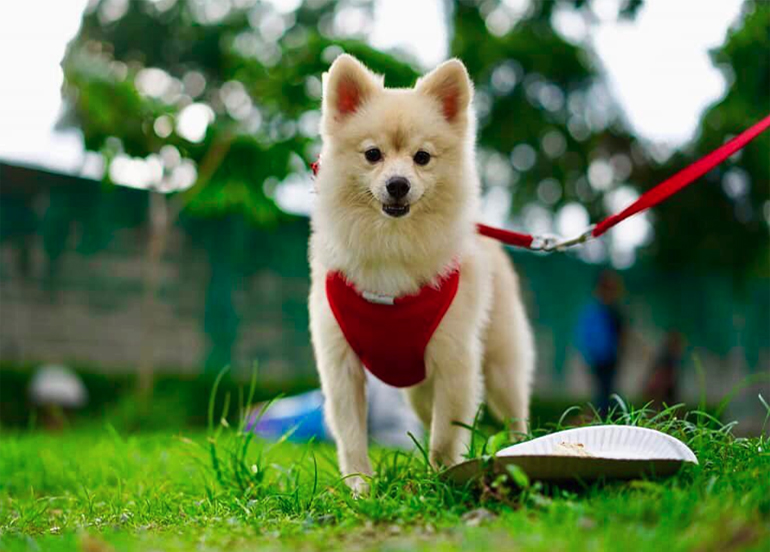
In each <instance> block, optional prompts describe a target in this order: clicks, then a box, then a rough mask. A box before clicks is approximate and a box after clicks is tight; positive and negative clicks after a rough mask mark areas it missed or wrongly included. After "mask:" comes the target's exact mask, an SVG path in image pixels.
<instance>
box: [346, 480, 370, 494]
mask: <svg viewBox="0 0 770 552" xmlns="http://www.w3.org/2000/svg"><path fill="white" fill-rule="evenodd" d="M345 484H346V485H347V486H348V487H350V490H351V491H353V497H354V498H358V497H362V496H366V495H368V494H369V483H367V482H366V480H365V479H364V478H363V477H361V476H360V475H351V476H349V477H346V478H345Z"/></svg>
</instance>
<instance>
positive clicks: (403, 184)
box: [385, 176, 409, 199]
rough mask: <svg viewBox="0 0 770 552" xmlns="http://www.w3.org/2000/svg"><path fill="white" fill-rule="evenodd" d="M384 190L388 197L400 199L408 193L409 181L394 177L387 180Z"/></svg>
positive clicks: (401, 177)
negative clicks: (385, 189)
mask: <svg viewBox="0 0 770 552" xmlns="http://www.w3.org/2000/svg"><path fill="white" fill-rule="evenodd" d="M385 188H387V190H388V193H389V194H390V197H392V198H393V199H401V198H403V197H404V196H405V195H406V194H408V193H409V181H408V180H407V179H406V178H404V177H403V176H394V177H393V178H391V179H389V180H388V183H387V184H386V185H385Z"/></svg>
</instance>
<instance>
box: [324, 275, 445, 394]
mask: <svg viewBox="0 0 770 552" xmlns="http://www.w3.org/2000/svg"><path fill="white" fill-rule="evenodd" d="M459 282H460V270H459V269H457V268H456V269H455V270H454V271H452V272H451V273H450V274H448V275H447V276H445V277H444V278H443V279H442V280H441V281H440V282H438V284H437V285H427V286H425V287H423V288H421V289H420V291H418V292H417V293H416V294H414V295H407V296H404V297H396V298H392V297H384V296H380V295H372V294H369V293H365V292H364V293H361V292H359V291H358V290H357V289H356V288H355V287H354V286H353V284H351V283H350V282H348V281H347V280H346V279H345V277H344V276H343V275H342V274H341V273H340V272H329V273H328V274H327V276H326V297H327V299H328V300H329V306H330V307H331V309H332V312H333V313H334V317H335V318H336V319H337V323H338V324H339V326H340V329H341V330H342V333H343V335H344V336H345V339H346V340H347V342H348V344H349V345H350V346H351V348H352V349H353V351H354V352H355V353H356V355H358V358H359V359H360V360H361V362H362V363H363V364H364V366H366V368H367V369H368V370H369V371H370V372H371V373H372V374H374V375H375V376H376V377H377V378H379V379H380V380H382V381H383V382H385V383H387V384H388V385H392V386H394V387H410V386H412V385H417V384H418V383H421V382H423V381H424V380H425V376H426V374H425V348H426V347H427V346H428V342H430V338H431V337H433V333H434V332H435V331H436V328H438V325H439V324H440V323H441V320H442V319H443V318H444V315H445V314H446V312H447V310H448V309H449V306H450V305H451V304H452V301H453V300H454V298H455V295H456V294H457V286H458V284H459Z"/></svg>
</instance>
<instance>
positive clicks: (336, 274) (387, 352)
mask: <svg viewBox="0 0 770 552" xmlns="http://www.w3.org/2000/svg"><path fill="white" fill-rule="evenodd" d="M323 85H324V86H323V107H322V118H321V135H322V138H323V149H322V152H321V156H320V158H319V164H320V169H319V170H318V173H317V176H316V191H317V197H316V204H315V207H314V212H313V215H312V235H311V238H310V263H311V272H312V285H311V291H310V300H309V308H310V326H311V333H312V341H313V348H314V352H315V358H316V364H317V367H318V371H319V374H320V377H321V385H322V389H323V393H324V396H325V398H326V406H325V408H326V420H327V422H328V425H329V426H330V429H331V431H332V433H333V435H334V438H335V440H336V444H337V451H338V456H339V465H340V471H341V472H342V474H343V476H345V477H346V482H347V483H348V485H349V486H350V487H352V488H353V490H354V491H356V492H363V491H366V490H367V488H368V487H367V485H366V482H365V481H364V480H363V479H362V478H361V477H360V476H361V475H369V474H371V473H372V468H371V464H370V461H369V456H368V450H367V420H366V412H367V409H366V389H365V381H366V378H365V374H364V370H367V369H368V370H370V371H371V372H372V373H373V374H374V375H375V376H377V377H379V378H380V379H382V380H383V381H385V382H386V383H390V384H392V385H396V386H398V387H403V388H404V390H405V393H406V395H407V398H408V401H409V403H410V404H411V405H412V407H413V408H414V410H415V412H416V413H417V415H418V416H419V417H420V419H421V420H422V421H423V423H424V424H425V426H426V428H429V430H430V460H431V462H432V463H433V464H434V465H435V466H450V465H452V464H455V463H457V462H459V461H461V460H462V455H463V454H464V453H465V452H466V451H467V446H468V443H469V440H470V437H471V434H470V431H469V430H467V429H465V428H463V427H461V426H460V425H458V422H459V423H461V424H466V425H472V424H473V420H474V416H475V415H476V412H477V410H478V408H479V405H480V404H481V401H482V399H483V396H484V391H485V390H486V398H487V403H488V405H489V407H490V408H491V410H492V412H493V413H494V414H495V415H496V416H498V417H499V418H501V419H503V420H513V427H514V428H515V429H516V430H519V431H524V430H525V429H526V420H527V417H528V413H529V396H530V388H531V383H532V376H533V370H534V363H535V353H534V346H533V338H532V331H531V329H530V325H529V322H528V320H527V316H526V312H525V309H524V306H523V304H522V299H521V292H520V289H519V283H518V278H517V276H516V274H515V273H514V270H513V266H512V265H511V263H510V261H509V259H508V256H507V255H506V254H505V252H504V251H503V250H502V247H501V245H500V244H498V243H497V242H494V241H493V240H490V239H488V238H484V237H481V236H479V235H478V234H477V231H476V221H477V220H478V218H479V203H480V201H479V200H480V185H479V179H478V176H477V174H476V161H475V132H476V129H475V126H476V121H475V115H474V113H473V109H472V106H471V100H472V97H473V85H472V84H471V81H470V79H469V76H468V72H467V71H466V69H465V66H464V65H463V64H462V62H460V61H458V60H450V61H447V62H445V63H444V64H442V65H440V66H439V67H438V68H436V69H435V70H434V71H432V72H430V73H429V74H427V75H425V76H424V77H422V78H421V79H419V80H418V81H417V83H416V85H415V86H414V88H408V89H392V88H386V87H385V86H384V80H383V78H382V77H380V76H377V75H375V74H373V73H372V72H371V71H369V70H368V69H367V68H366V67H364V66H363V65H362V64H361V63H360V62H359V61H358V60H356V59H355V58H354V57H352V56H349V55H341V56H339V57H338V58H337V59H336V60H335V61H334V63H333V64H332V66H331V68H330V69H329V71H328V73H326V74H325V75H324V82H323Z"/></svg>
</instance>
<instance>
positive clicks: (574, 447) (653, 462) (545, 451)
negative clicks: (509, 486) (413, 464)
mask: <svg viewBox="0 0 770 552" xmlns="http://www.w3.org/2000/svg"><path fill="white" fill-rule="evenodd" d="M685 463H692V464H697V463H698V459H697V458H696V457H695V454H694V453H693V452H692V450H690V449H689V447H687V445H685V444H684V443H683V442H681V441H679V440H678V439H675V438H674V437H671V436H670V435H666V434H665V433H661V432H660V431H656V430H654V429H647V428H642V427H633V426H618V425H605V426H589V427H580V428H576V429H568V430H566V431H559V432H558V433H553V434H551V435H545V436H543V437H538V438H537V439H532V440H531V441H526V442H524V443H519V444H517V445H513V446H510V447H508V448H505V449H503V450H501V451H500V452H498V453H497V455H496V456H495V458H494V459H493V460H492V469H493V470H494V471H495V472H498V473H503V472H504V471H505V466H507V465H509V464H516V465H517V466H519V467H521V468H522V469H523V470H524V472H525V473H526V474H527V475H528V476H529V477H530V479H533V480H541V481H594V480H596V479H602V478H604V479H634V478H638V477H641V476H645V475H649V476H660V477H662V476H668V475H673V474H674V473H676V472H677V471H679V469H680V468H681V467H682V465H683V464H685ZM482 469H483V462H482V461H481V460H480V459H475V460H468V461H467V462H462V463H460V464H457V465H456V466H453V467H452V468H451V469H449V470H447V472H445V474H446V476H447V477H449V478H450V479H452V480H454V481H457V482H465V481H468V480H469V479H471V478H473V477H476V476H478V475H479V474H480V473H481V472H482Z"/></svg>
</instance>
